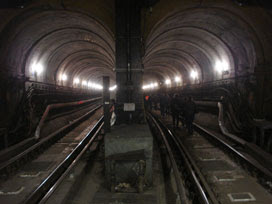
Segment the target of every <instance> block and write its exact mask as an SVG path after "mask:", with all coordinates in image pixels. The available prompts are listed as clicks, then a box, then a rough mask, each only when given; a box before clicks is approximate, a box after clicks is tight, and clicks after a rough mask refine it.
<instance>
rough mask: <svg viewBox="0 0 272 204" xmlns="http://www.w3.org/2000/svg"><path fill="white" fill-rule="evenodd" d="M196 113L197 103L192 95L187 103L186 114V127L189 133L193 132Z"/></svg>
mask: <svg viewBox="0 0 272 204" xmlns="http://www.w3.org/2000/svg"><path fill="white" fill-rule="evenodd" d="M195 113H196V104H195V102H194V101H193V99H192V97H188V99H187V102H186V103H185V109H184V116H185V122H186V128H187V131H188V133H189V134H190V135H191V134H193V122H194V119H195Z"/></svg>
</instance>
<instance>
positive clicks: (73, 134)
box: [0, 108, 103, 204]
mask: <svg viewBox="0 0 272 204" xmlns="http://www.w3.org/2000/svg"><path fill="white" fill-rule="evenodd" d="M102 115H103V111H102V109H101V108H99V109H97V108H95V111H94V113H93V114H91V115H89V116H88V118H87V119H86V120H84V121H83V122H81V123H79V125H77V126H76V127H74V128H73V129H72V130H69V132H67V133H66V134H64V135H63V136H62V137H61V138H60V139H58V140H57V141H56V142H54V143H52V144H50V146H49V147H47V148H45V149H43V150H41V151H40V152H39V153H38V152H37V151H36V152H34V153H32V154H37V155H36V158H35V159H33V160H31V161H29V162H26V163H25V164H24V165H22V166H21V167H20V168H19V169H18V170H16V173H15V174H14V175H12V176H10V177H8V178H6V179H2V180H1V183H0V202H1V204H10V203H12V204H16V203H30V202H32V203H36V200H35V199H36V198H37V195H38V196H41V195H40V194H42V193H40V191H41V190H40V189H42V190H44V189H45V187H44V185H45V184H46V182H48V181H49V180H50V179H51V178H50V176H51V177H54V179H55V178H56V177H58V176H61V174H62V173H63V172H62V173H60V172H61V171H59V170H61V169H65V168H66V167H67V164H66V163H69V162H70V163H71V162H72V160H71V159H74V158H73V157H75V156H74V155H72V153H74V152H75V150H76V149H77V148H78V147H79V146H80V145H81V143H83V140H85V137H86V135H88V134H90V131H91V130H92V129H93V128H94V127H95V126H96V125H97V123H98V122H99V121H102ZM100 128H101V127H100ZM40 148H42V146H41V147H40ZM79 149H80V148H79ZM80 151H81V150H80ZM77 154H78V153H77ZM68 160H71V161H69V162H68ZM62 164H65V165H62ZM64 166H65V167H64ZM56 172H58V174H60V175H58V176H56V175H54V173H56ZM52 184H54V182H53V183H52V181H51V184H46V185H48V186H50V185H52ZM39 188H40V189H39ZM35 192H36V195H34V194H35ZM33 195H34V196H33ZM32 197H33V198H34V199H33V200H31V199H32Z"/></svg>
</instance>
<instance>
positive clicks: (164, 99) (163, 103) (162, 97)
mask: <svg viewBox="0 0 272 204" xmlns="http://www.w3.org/2000/svg"><path fill="white" fill-rule="evenodd" d="M167 103H168V101H167V97H166V95H165V94H162V95H160V110H161V116H162V117H164V116H165V115H166V107H167Z"/></svg>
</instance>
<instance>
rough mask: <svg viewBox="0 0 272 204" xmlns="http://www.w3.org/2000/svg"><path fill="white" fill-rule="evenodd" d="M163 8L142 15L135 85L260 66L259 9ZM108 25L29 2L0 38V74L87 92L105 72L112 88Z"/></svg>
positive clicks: (264, 52)
mask: <svg viewBox="0 0 272 204" xmlns="http://www.w3.org/2000/svg"><path fill="white" fill-rule="evenodd" d="M166 5H167V2H166V1H160V2H159V3H157V4H155V5H154V7H153V10H152V13H147V14H143V15H142V18H144V19H142V21H145V23H142V24H143V25H142V36H143V38H142V40H143V42H142V43H143V46H142V65H141V66H143V68H144V76H143V85H144V84H149V83H152V82H159V83H160V84H161V85H162V86H163V85H164V82H165V81H166V80H170V81H171V82H172V86H173V87H175V86H176V84H175V82H174V79H175V77H176V76H179V77H180V78H181V83H180V84H179V86H181V85H190V84H200V85H201V84H205V83H209V82H214V81H217V80H222V79H225V80H228V79H233V78H239V77H244V76H248V75H254V74H256V72H263V71H265V70H267V69H268V68H266V64H269V60H271V58H270V57H271V52H269V50H270V49H271V43H270V42H271V38H269V35H268V34H267V33H268V31H269V26H268V25H270V24H271V20H269V21H266V23H264V19H268V16H269V13H267V12H266V11H265V9H263V8H261V7H256V8H255V7H254V8H252V7H246V8H243V7H239V6H237V4H234V3H233V2H231V1H229V2H227V1H219V3H218V2H213V3H209V2H207V3H205V1H204V3H203V4H202V5H198V6H196V5H195V4H194V3H187V4H184V5H181V6H180V5H179V6H177V7H176V8H175V9H172V8H171V5H170V6H169V9H168V10H167V9H164V10H162V8H163V7H165V6H166ZM105 6H106V5H105ZM93 7H95V5H93ZM166 10H167V11H166ZM252 11H254V12H255V13H254V14H253V13H252ZM143 13H144V12H143ZM251 14H252V15H251ZM115 15H118V14H115ZM108 24H109V23H108V22H103V18H102V19H99V17H96V16H95V15H92V13H87V12H81V11H76V9H75V10H69V9H59V8H58V9H55V8H51V7H33V8H29V9H25V10H22V12H18V15H16V16H15V17H13V18H12V20H11V21H10V22H9V23H7V24H6V25H5V26H4V28H3V30H2V32H1V35H0V42H1V47H0V53H1V55H0V64H1V78H3V79H5V78H10V77H11V78H15V81H16V80H17V79H18V80H20V79H22V80H23V81H36V82H41V83H47V84H53V85H60V86H67V87H76V88H86V89H87V88H94V89H95V88H97V85H101V84H102V76H105V75H107V76H109V77H110V84H111V85H112V86H113V85H115V84H116V76H115V64H116V61H115V34H114V32H115V31H114V29H112V27H113V26H112V25H108ZM146 24H147V25H146ZM145 25H146V27H147V29H146V27H145ZM259 70H260V71H259ZM88 83H90V84H91V87H88ZM94 84H95V85H96V86H92V85H94ZM7 86H8V85H7ZM262 87H263V86H262ZM8 90H9V89H5V90H4V89H3V90H2V93H1V94H2V95H4V98H7V100H10V101H9V102H7V103H10V104H12V103H14V104H15V101H17V100H19V98H20V93H16V94H17V95H16V94H13V96H9V97H7V94H8V93H7V92H9V91H8ZM268 90H269V87H268ZM266 92H267V91H266ZM10 95H12V94H10ZM14 95H16V96H14ZM262 95H265V93H263V94H262ZM12 97H15V98H12ZM14 106H15V105H14ZM10 109H12V108H10ZM10 111H11V110H10Z"/></svg>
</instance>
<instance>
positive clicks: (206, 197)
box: [152, 115, 219, 204]
mask: <svg viewBox="0 0 272 204" xmlns="http://www.w3.org/2000/svg"><path fill="white" fill-rule="evenodd" d="M152 117H154V116H153V115H152ZM156 120H157V121H158V123H159V125H160V126H161V127H162V128H163V129H164V130H165V132H166V133H167V134H168V136H170V137H171V138H172V139H173V141H174V142H175V144H176V145H177V147H178V150H179V152H180V155H181V157H182V158H183V160H184V161H185V167H186V168H187V170H188V172H189V175H190V176H191V179H192V180H193V182H194V184H195V186H196V187H197V191H198V193H199V195H200V197H201V202H202V203H203V204H219V202H218V200H217V198H216V196H215V194H214V193H213V191H212V190H211V188H210V187H209V184H208V183H207V181H206V179H205V177H204V176H203V175H202V173H201V171H200V169H199V168H198V167H197V165H196V163H195V162H194V159H193V158H192V157H191V156H190V154H189V152H188V151H187V149H186V147H185V146H184V145H183V144H182V143H181V142H180V140H178V139H176V137H175V135H174V134H173V133H172V131H171V130H169V129H168V128H167V127H166V126H165V125H164V124H163V123H162V122H161V121H160V120H159V119H156Z"/></svg>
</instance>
